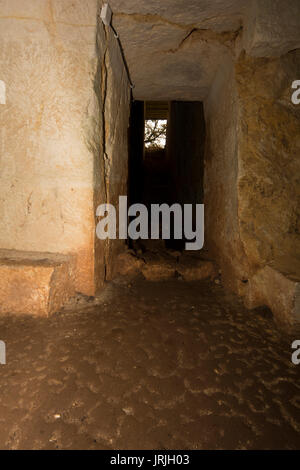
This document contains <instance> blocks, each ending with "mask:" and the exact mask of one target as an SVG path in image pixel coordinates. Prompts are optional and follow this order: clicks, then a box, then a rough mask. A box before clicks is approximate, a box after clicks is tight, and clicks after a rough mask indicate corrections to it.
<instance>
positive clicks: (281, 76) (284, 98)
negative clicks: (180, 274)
mask: <svg viewBox="0 0 300 470" xmlns="http://www.w3.org/2000/svg"><path fill="white" fill-rule="evenodd" d="M299 67H300V52H299V50H297V51H293V52H290V53H288V54H285V55H284V56H282V57H280V58H251V57H249V56H247V55H245V53H242V55H241V56H240V58H239V60H238V61H237V63H236V64H234V62H232V63H230V62H229V61H227V63H226V64H223V66H222V67H221V68H220V70H219V74H218V75H217V77H216V79H215V81H214V84H213V86H212V88H211V91H210V94H209V97H208V99H207V100H206V102H205V113H206V121H207V143H206V160H205V177H204V182H205V202H206V243H207V245H208V247H209V248H210V250H211V251H212V253H213V254H214V255H215V257H216V259H217V261H218V262H219V264H220V267H221V269H222V275H223V281H224V282H225V285H227V286H229V287H230V288H232V289H233V290H234V291H235V292H237V293H239V294H241V295H243V296H244V295H245V296H246V297H248V299H250V298H251V302H250V301H249V302H248V303H249V305H252V306H256V305H260V304H263V303H265V302H266V300H265V299H266V296H265V295H263V285H261V286H259V283H255V296H256V298H254V297H255V296H254V289H253V288H252V284H253V282H252V279H254V278H255V279H256V277H255V276H256V274H257V273H258V272H260V270H261V269H264V267H265V266H272V267H273V268H274V269H275V270H276V269H278V270H279V271H280V272H281V273H283V274H284V276H286V275H288V276H290V275H292V276H293V279H296V278H295V276H297V275H298V276H299V272H298V271H297V270H298V269H299V260H300V243H299V229H300V227H299V220H300V217H299V216H300V214H299V187H300V186H299V175H300V161H299V158H298V156H299V135H300V115H299V109H298V108H297V107H296V106H295V105H293V104H292V102H291V94H292V89H291V84H292V82H293V81H294V80H295V79H296V77H298V76H299V75H300V68H299ZM297 260H298V262H297ZM297 263H298V264H297ZM278 266H284V267H285V268H284V269H279V268H277V267H278ZM286 266H289V270H288V271H286ZM297 266H298V268H297ZM291 269H292V271H291ZM249 286H250V287H249ZM249 289H250V291H249ZM269 297H270V296H269ZM287 300H288V301H289V302H292V301H291V299H287ZM269 303H270V305H269V306H271V307H272V309H273V307H274V306H273V304H274V302H273V300H272V302H271V301H270V302H269ZM271 304H272V305H271ZM273 310H274V309H273ZM275 310H276V309H275ZM279 310H280V309H279ZM286 310H287V311H288V309H286ZM282 311H283V309H282V308H281V311H280V312H278V316H280V315H282ZM285 317H286V318H287V317H288V313H285Z"/></svg>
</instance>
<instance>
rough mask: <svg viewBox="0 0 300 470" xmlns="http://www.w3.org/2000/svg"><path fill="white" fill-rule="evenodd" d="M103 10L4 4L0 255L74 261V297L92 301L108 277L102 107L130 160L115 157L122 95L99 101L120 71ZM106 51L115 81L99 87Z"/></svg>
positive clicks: (62, 0)
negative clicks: (100, 17) (98, 213)
mask: <svg viewBox="0 0 300 470" xmlns="http://www.w3.org/2000/svg"><path fill="white" fill-rule="evenodd" d="M98 6H99V5H98V2H97V0H87V1H85V2H82V1H81V0H31V1H26V2H25V1H23V0H2V1H1V2H0V42H1V51H0V80H3V81H4V82H5V84H6V91H7V96H6V105H0V129H1V137H0V144H1V145H0V178H1V185H0V247H1V248H7V249H17V250H25V251H26V250H29V251H40V252H55V253H72V254H74V255H75V256H76V258H77V270H76V289H77V290H78V291H81V292H83V293H86V294H92V293H94V291H95V288H96V287H97V283H98V279H97V278H95V269H96V272H99V269H100V268H99V266H98V267H96V268H95V263H94V258H95V256H94V253H95V204H96V203H98V202H99V200H100V199H101V198H100V199H99V194H101V196H103V194H104V193H105V189H104V186H105V184H104V180H103V175H101V170H103V168H102V167H101V164H100V163H99V161H101V159H102V160H103V153H102V150H103V146H102V145H103V136H102V134H101V133H102V131H103V126H102V124H103V120H102V112H103V100H104V99H105V112H106V123H107V122H111V123H112V124H111V126H112V127H111V128H110V129H109V130H107V129H106V133H107V134H108V135H107V139H108V144H107V149H106V153H107V154H108V155H109V156H108V160H110V161H111V162H112V161H116V163H117V159H118V158H123V157H124V153H122V152H121V153H122V157H121V154H120V155H119V154H118V156H117V157H116V156H114V157H113V155H115V154H116V148H117V146H118V145H119V146H123V145H125V141H124V132H123V130H122V131H121V132H120V134H119V131H118V132H117V130H118V125H119V122H120V120H122V119H124V120H125V118H126V116H125V114H124V115H123V114H122V111H121V109H122V105H124V106H125V101H126V100H127V94H126V100H125V97H124V96H125V91H123V89H122V88H121V87H119V89H117V91H116V93H115V94H114V95H113V94H112V93H110V92H109V91H108V92H107V93H106V95H105V96H104V95H103V93H101V90H103V87H102V80H106V85H105V86H107V83H110V82H112V81H113V80H114V77H115V76H118V74H119V72H120V70H121V67H122V62H121V57H120V53H119V50H118V46H117V43H116V41H115V38H110V39H109V41H110V42H109V44H107V38H106V36H105V32H104V28H103V26H102V24H99V23H98V21H97V10H98ZM97 31H98V47H96V36H97ZM112 39H114V42H113V41H112ZM99 43H100V45H99ZM105 51H107V52H106V59H105V60H106V62H107V63H108V64H109V67H110V68H109V70H110V71H109V72H108V76H107V77H106V78H105V76H104V75H103V74H101V75H100V78H99V77H98V85H97V83H96V84H95V81H96V79H95V77H97V73H98V71H99V70H100V71H101V70H102V64H103V60H104V54H105ZM114 85H115V83H114V84H112V86H114ZM123 86H124V88H125V79H124V82H123ZM126 93H128V85H127V84H126ZM121 95H122V98H121ZM119 103H120V106H119ZM126 109H127V108H126ZM120 116H121V117H120ZM106 125H107V124H106ZM124 126H125V124H124ZM122 129H123V128H122ZM116 134H118V137H117V138H114V137H113V136H115V135H116ZM113 159H115V160H113ZM125 172H126V170H125V167H124V170H123V173H122V175H121V176H120V178H121V177H124V174H125ZM110 174H111V175H112V176H111V177H112V178H115V175H114V172H113V171H112V172H111V173H110ZM99 186H101V190H100V189H99ZM95 188H98V189H97V193H96V191H94V189H95ZM104 200H105V198H103V197H102V200H101V202H104ZM96 251H97V249H96ZM100 258H101V257H100ZM99 264H103V260H102V259H101V260H100V261H99ZM100 277H101V276H100Z"/></svg>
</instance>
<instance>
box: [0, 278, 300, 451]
mask: <svg viewBox="0 0 300 470" xmlns="http://www.w3.org/2000/svg"><path fill="white" fill-rule="evenodd" d="M0 339H1V340H3V341H5V342H6V345H7V365H6V366H0V448H1V449H118V450H119V449H120V450H121V449H160V450H163V449H281V448H290V449H296V448H300V366H295V365H293V364H292V362H291V354H292V350H291V343H292V340H294V339H300V338H290V337H287V336H284V335H283V334H281V333H280V331H279V330H278V328H277V327H276V326H275V324H274V323H273V320H272V318H271V317H270V316H269V314H268V313H267V312H266V311H265V310H261V311H256V312H249V311H247V310H246V309H245V308H244V307H243V306H242V304H241V302H240V301H239V300H238V299H237V297H235V296H233V295H231V294H228V293H225V291H224V290H223V288H222V287H221V286H218V285H215V284H213V283H209V282H201V283H199V282H197V283H186V282H183V281H175V280H174V281H170V282H163V283H149V282H145V281H138V282H136V283H133V284H131V285H127V284H120V283H119V284H111V285H108V286H107V288H106V289H105V291H104V292H103V294H102V295H101V296H100V297H97V298H95V299H87V298H83V297H78V298H77V299H75V300H74V301H72V303H70V304H69V305H68V307H67V308H66V309H64V311H62V312H60V313H59V314H57V315H55V316H53V317H52V318H50V319H34V318H15V317H9V318H0Z"/></svg>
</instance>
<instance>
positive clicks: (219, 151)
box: [204, 60, 249, 292]
mask: <svg viewBox="0 0 300 470" xmlns="http://www.w3.org/2000/svg"><path fill="white" fill-rule="evenodd" d="M204 108H205V119H206V149H205V171H204V202H205V246H206V247H207V248H208V249H209V250H210V252H211V253H212V255H213V256H214V257H215V258H216V260H217V261H218V263H219V265H220V267H221V269H222V274H223V281H224V282H225V284H226V285H227V286H228V287H230V288H232V289H233V290H234V291H237V292H240V290H241V289H242V287H243V283H242V281H243V280H244V279H245V278H246V279H247V276H248V270H249V267H248V263H247V260H246V257H245V253H244V249H243V245H242V243H241V240H240V230H239V220H238V190H237V181H238V171H239V169H238V133H239V106H238V96H237V88H236V83H235V72H234V63H233V61H231V60H227V61H226V62H224V64H223V65H222V67H220V69H219V73H218V74H217V76H216V78H215V81H214V83H213V85H212V87H211V90H210V94H209V96H208V98H207V100H206V101H205V103H204Z"/></svg>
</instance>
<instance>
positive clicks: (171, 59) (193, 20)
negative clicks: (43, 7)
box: [109, 0, 249, 100]
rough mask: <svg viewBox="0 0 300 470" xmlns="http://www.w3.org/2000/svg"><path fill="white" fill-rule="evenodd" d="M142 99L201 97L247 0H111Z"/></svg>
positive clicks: (227, 51) (229, 51)
mask: <svg viewBox="0 0 300 470" xmlns="http://www.w3.org/2000/svg"><path fill="white" fill-rule="evenodd" d="M109 3H110V6H111V8H112V10H113V13H114V15H113V24H114V27H115V28H116V30H117V31H118V34H119V36H120V39H121V42H122V45H123V47H124V51H125V55H126V59H127V62H128V65H129V69H130V73H131V77H132V81H133V83H134V84H135V88H134V97H135V98H136V99H142V100H177V99H181V100H203V99H204V98H205V96H206V95H207V93H208V90H209V87H210V85H211V83H212V80H213V78H214V76H215V73H216V70H217V68H218V65H219V64H220V62H221V61H222V60H223V59H224V57H226V56H227V55H229V54H233V51H234V41H235V39H236V36H237V34H238V31H240V29H241V26H242V19H243V16H244V14H245V12H246V7H247V4H249V0H189V1H187V0H163V1H162V0H151V1H149V0H127V1H124V0H110V2H109Z"/></svg>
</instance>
